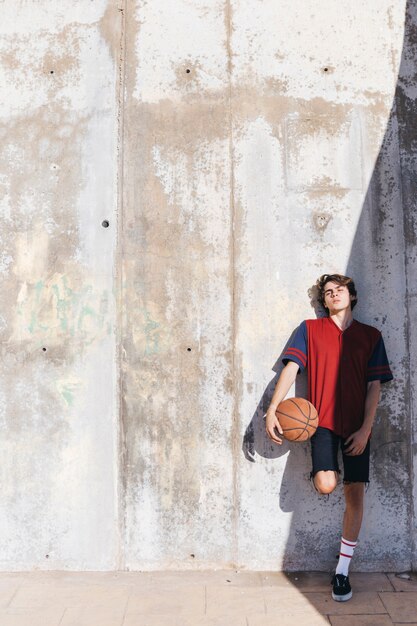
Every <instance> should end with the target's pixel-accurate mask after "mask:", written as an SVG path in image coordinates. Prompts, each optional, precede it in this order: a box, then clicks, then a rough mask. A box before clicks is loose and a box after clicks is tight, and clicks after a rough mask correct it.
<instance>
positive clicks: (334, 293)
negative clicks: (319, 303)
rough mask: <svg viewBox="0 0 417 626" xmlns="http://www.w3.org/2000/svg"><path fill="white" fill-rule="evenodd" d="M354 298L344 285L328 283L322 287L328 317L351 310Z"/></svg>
mask: <svg viewBox="0 0 417 626" xmlns="http://www.w3.org/2000/svg"><path fill="white" fill-rule="evenodd" d="M352 300H354V297H353V296H351V295H350V293H349V289H348V288H347V286H346V285H339V284H338V283H334V282H333V281H329V282H328V283H326V284H325V285H324V304H325V306H326V308H327V309H328V310H329V314H330V315H334V314H335V313H339V312H340V311H344V310H346V309H350V308H351V302H352Z"/></svg>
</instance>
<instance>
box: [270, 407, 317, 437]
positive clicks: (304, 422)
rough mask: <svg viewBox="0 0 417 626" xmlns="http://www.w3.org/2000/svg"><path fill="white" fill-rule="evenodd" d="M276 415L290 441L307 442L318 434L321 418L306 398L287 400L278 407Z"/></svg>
mask: <svg viewBox="0 0 417 626" xmlns="http://www.w3.org/2000/svg"><path fill="white" fill-rule="evenodd" d="M275 415H276V416H277V418H278V421H279V423H280V424H281V427H282V430H283V431H284V434H283V436H284V437H285V439H288V441H307V439H310V437H311V436H312V435H314V433H315V432H316V428H317V426H318V422H319V416H318V414H317V411H316V409H315V407H314V406H313V405H312V404H311V402H309V401H308V400H306V399H305V398H287V399H286V400H283V401H282V402H281V404H279V405H278V407H277V410H276V411H275Z"/></svg>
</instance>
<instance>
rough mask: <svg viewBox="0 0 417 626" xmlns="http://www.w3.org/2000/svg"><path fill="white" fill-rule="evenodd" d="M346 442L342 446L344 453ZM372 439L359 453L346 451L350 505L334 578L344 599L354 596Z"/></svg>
mask: <svg viewBox="0 0 417 626" xmlns="http://www.w3.org/2000/svg"><path fill="white" fill-rule="evenodd" d="M344 447H345V444H344V442H343V445H342V454H343V448H344ZM369 454H370V442H369V441H368V444H367V446H366V448H365V450H364V451H363V452H362V454H358V455H355V456H350V455H345V454H343V465H344V477H343V483H344V494H345V502H346V508H345V513H344V516H343V534H342V538H341V542H340V553H339V562H338V564H337V567H336V573H335V575H334V577H333V580H332V584H333V591H332V597H333V599H334V600H337V601H339V602H343V601H345V600H349V599H350V598H351V597H352V589H351V587H350V583H349V566H350V562H351V559H352V556H353V552H354V550H355V548H356V545H357V543H358V536H359V531H360V529H361V525H362V518H363V504H364V493H365V483H369Z"/></svg>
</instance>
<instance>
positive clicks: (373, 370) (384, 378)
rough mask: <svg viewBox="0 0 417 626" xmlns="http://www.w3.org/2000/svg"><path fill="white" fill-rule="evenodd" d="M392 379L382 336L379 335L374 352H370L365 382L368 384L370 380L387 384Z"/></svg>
mask: <svg viewBox="0 0 417 626" xmlns="http://www.w3.org/2000/svg"><path fill="white" fill-rule="evenodd" d="M393 378H394V377H393V375H392V372H391V368H390V366H389V363H388V357H387V353H386V350H385V345H384V340H383V339H382V335H380V337H379V339H378V341H377V342H376V345H375V348H374V351H373V352H372V356H371V358H370V359H369V361H368V371H367V376H366V380H367V382H370V381H371V380H380V381H381V383H387V382H388V381H390V380H392V379H393Z"/></svg>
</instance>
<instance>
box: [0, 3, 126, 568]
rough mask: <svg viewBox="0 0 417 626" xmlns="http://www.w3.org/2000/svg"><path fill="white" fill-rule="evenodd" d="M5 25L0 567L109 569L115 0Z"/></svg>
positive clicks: (26, 15)
mask: <svg viewBox="0 0 417 626" xmlns="http://www.w3.org/2000/svg"><path fill="white" fill-rule="evenodd" d="M0 24H1V26H0V28H1V31H2V37H1V40H0V46H1V49H0V55H1V78H0V80H1V91H2V96H3V97H2V104H1V110H0V112H1V121H2V125H1V144H0V159H1V209H2V229H1V238H2V250H1V254H2V262H1V268H2V274H1V278H2V310H1V354H2V358H1V361H0V363H1V392H0V393H1V401H0V402H1V404H0V406H1V418H0V420H1V421H0V424H1V440H0V455H1V459H2V460H1V493H2V497H1V507H0V534H1V537H2V540H1V546H2V547H1V553H0V567H1V568H3V569H6V570H10V569H31V568H45V569H46V568H58V569H62V568H73V569H92V568H94V569H109V568H114V567H116V566H117V562H118V561H117V556H118V549H119V547H118V523H117V516H118V498H117V481H116V477H117V464H116V460H117V433H118V423H117V385H116V381H117V370H116V360H115V350H116V344H115V322H116V318H115V305H114V292H113V289H114V258H115V257H114V253H115V241H116V206H117V203H116V199H117V194H116V173H117V170H116V168H115V163H117V128H118V126H117V107H118V100H117V80H118V48H119V40H120V32H119V30H120V29H119V24H120V18H119V13H118V10H117V3H116V2H106V1H105V0H103V1H95V2H88V1H86V0H85V1H82V2H78V1H70V0H64V1H62V2H59V3H54V2H14V1H12V0H6V2H2V3H1V4H0ZM105 219H107V220H109V222H110V226H109V228H103V226H102V221H103V220H105Z"/></svg>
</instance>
